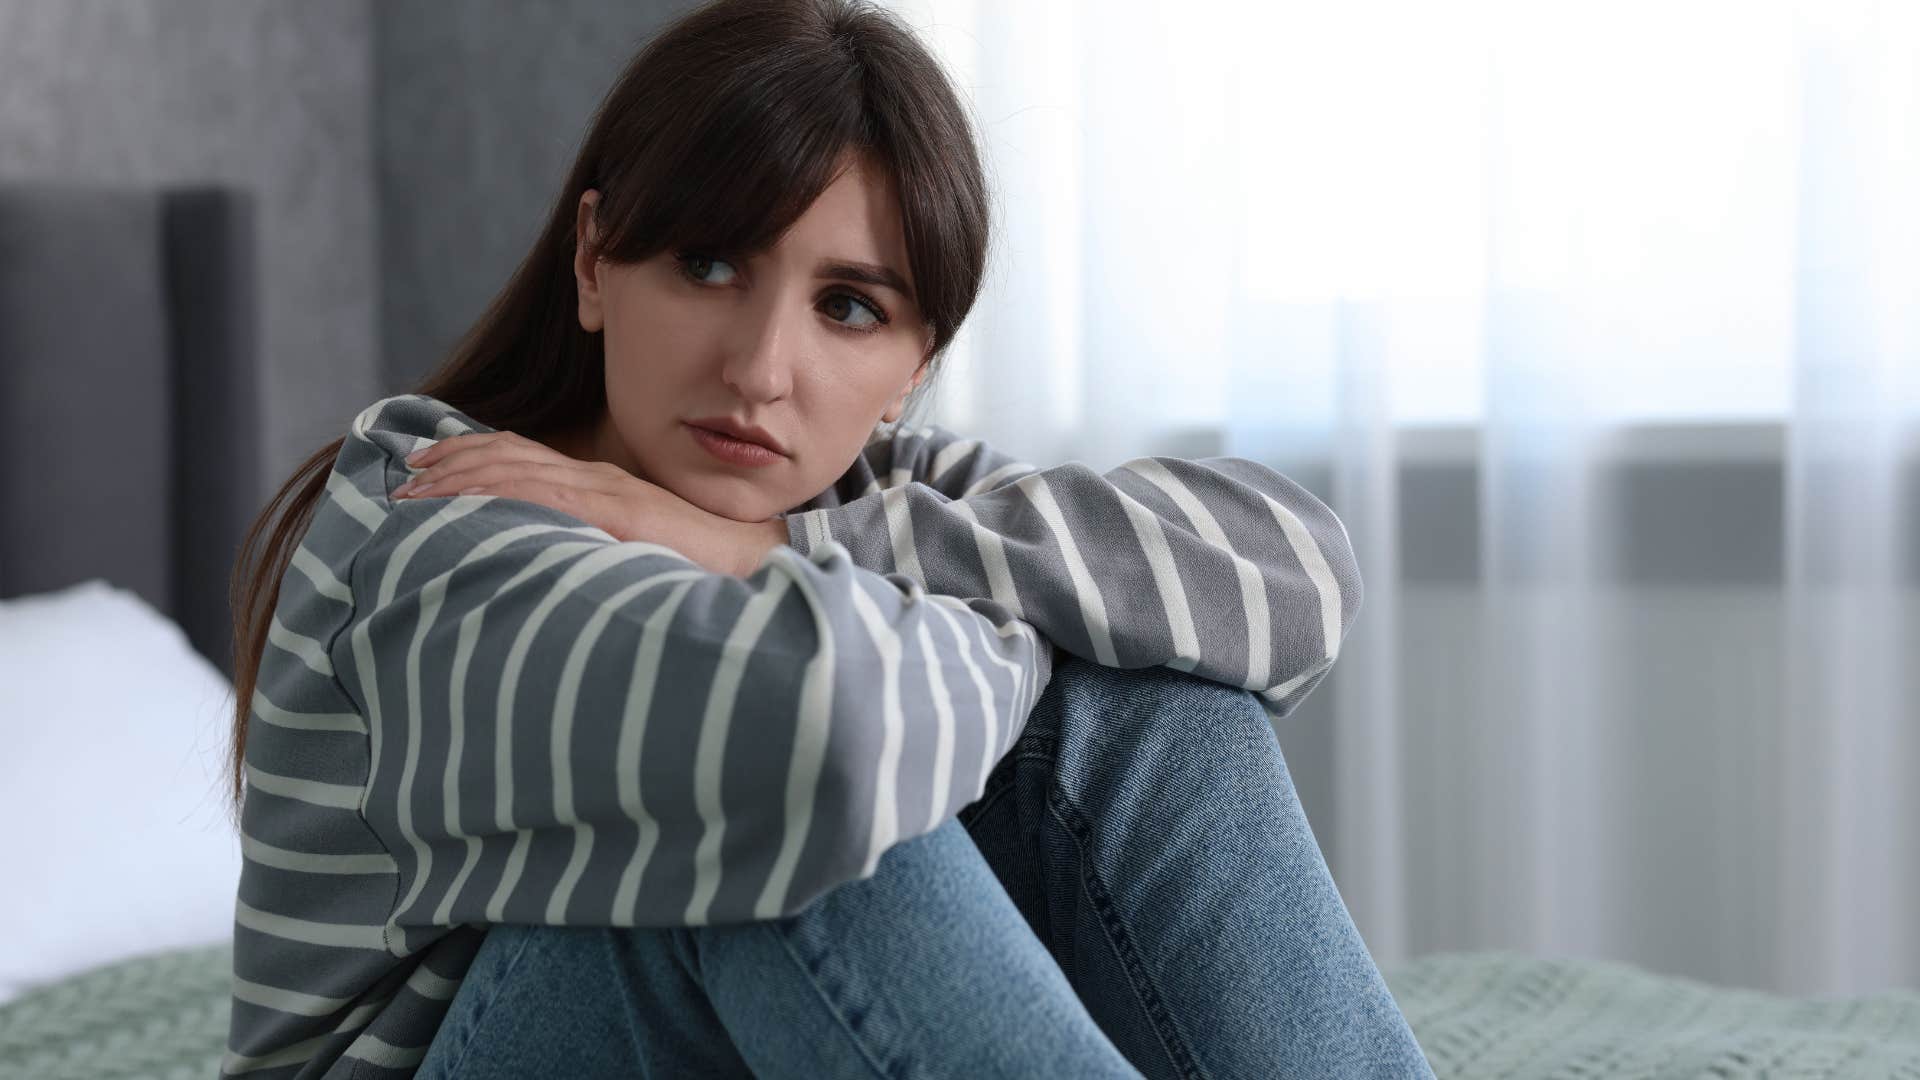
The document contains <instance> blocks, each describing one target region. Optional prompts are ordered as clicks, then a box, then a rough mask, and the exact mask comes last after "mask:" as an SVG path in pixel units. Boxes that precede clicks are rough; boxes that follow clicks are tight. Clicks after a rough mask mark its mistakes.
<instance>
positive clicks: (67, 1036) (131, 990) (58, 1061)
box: [0, 945, 233, 1080]
mask: <svg viewBox="0 0 1920 1080" xmlns="http://www.w3.org/2000/svg"><path fill="white" fill-rule="evenodd" d="M232 971H233V949H232V947H231V946H229V945H208V946H203V947H200V948H191V949H176V950H171V951H168V952H160V953H153V954H150V955H147V956H140V957H135V958H133V959H128V960H121V961H118V962H116V963H112V964H107V965H104V966H102V967H98V968H94V969H93V970H91V971H86V972H82V973H80V974H78V975H74V976H72V977H70V978H66V979H62V980H60V981H59V982H55V983H49V984H47V985H45V986H41V987H36V988H35V989H33V990H29V991H27V992H26V993H25V994H22V995H21V996H20V997H17V998H15V999H13V1000H12V1001H9V1002H7V1003H6V1004H5V1005H0V1080H118V1078H122V1077H126V1078H131V1077H142V1078H156V1080H175V1078H178V1080H207V1077H210V1076H218V1075H219V1074H220V1059H221V1056H222V1054H224V1053H225V1051H226V1045H227V1011H228V1009H229V1008H230V1001H229V999H228V994H229V993H231V992H232V983H231V979H232Z"/></svg>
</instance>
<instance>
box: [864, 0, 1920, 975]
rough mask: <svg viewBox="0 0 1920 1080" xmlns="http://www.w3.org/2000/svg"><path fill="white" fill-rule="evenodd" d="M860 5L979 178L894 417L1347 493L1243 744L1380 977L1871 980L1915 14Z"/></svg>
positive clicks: (1909, 618) (975, 2)
mask: <svg viewBox="0 0 1920 1080" xmlns="http://www.w3.org/2000/svg"><path fill="white" fill-rule="evenodd" d="M889 6H891V7H894V8H896V9H897V10H899V11H900V12H901V13H902V14H903V15H905V16H907V18H908V20H909V21H910V22H912V23H914V24H915V25H916V26H917V27H919V28H921V29H922V30H923V31H924V32H926V33H927V34H928V36H929V37H930V38H932V39H933V40H934V41H935V42H936V44H937V47H938V48H939V49H940V51H941V55H942V57H943V59H944V60H945V61H946V62H947V63H948V64H949V66H950V67H951V68H952V70H953V71H954V73H955V75H956V80H957V82H959V84H960V85H961V87H962V89H963V91H964V92H965V93H966V94H967V95H968V96H969V97H970V100H971V105H972V107H973V109H974V112H975V115H976V117H977V118H978V120H979V122H980V125H981V128H982V131H983V134H984V136H985V138H986V140H987V148H988V152H989V168H990V170H991V182H992V183H993V185H994V189H995V193H996V206H995V213H996V217H995V224H996V226H997V229H998V231H997V233H996V235H995V237H994V254H993V262H992V264H991V266H990V270H989V278H988V282H987V285H986V288H985V289H984V290H983V293H982V296H981V300H980V303H979V305H978V306H977V307H976V308H975V311H974V313H973V315H972V316H971V317H970V320H969V322H968V325H967V327H966V328H965V329H964V330H963V331H962V333H961V335H960V338H959V340H958V342H957V344H956V348H955V351H954V353H953V354H952V355H951V356H950V357H949V369H948V371H947V372H946V373H945V375H944V376H943V384H942V385H941V389H940V390H939V392H938V395H937V396H936V398H935V399H934V407H933V411H932V416H931V419H934V420H937V421H938V422H941V423H946V424H949V425H952V426H954V427H957V428H961V429H964V430H968V431H969V432H972V433H977V434H979V435H980V436H981V437H983V438H985V439H987V440H989V441H991V442H993V443H994V444H996V445H998V446H1001V447H1003V448H1005V449H1007V450H1008V451H1009V452H1012V453H1016V454H1021V455H1023V456H1025V457H1027V458H1028V459H1029V460H1035V461H1042V460H1044V461H1060V460H1066V459H1068V458H1076V459H1079V460H1082V461H1086V462H1088V463H1089V464H1092V465H1095V466H1096V467H1099V468H1102V469H1104V468H1109V467H1111V466H1113V465H1117V464H1119V463H1120V462H1122V461H1124V460H1126V459H1127V458H1130V457H1134V456H1138V455H1141V454H1149V453H1170V454H1179V455H1183V456H1206V455H1209V454H1216V453H1218V454H1232V455H1236V456H1243V457H1249V458H1253V459H1255V460H1259V461H1263V462H1266V463H1268V464H1270V465H1272V466H1274V467H1275V468H1278V469H1280V470H1281V471H1283V472H1286V473H1287V474H1288V475H1290V476H1293V477H1295V478H1296V479H1298V480H1300V481H1301V482H1302V483H1304V484H1306V485H1307V486H1308V487H1309V488H1311V489H1313V490H1314V491H1316V493H1319V494H1321V495H1322V497H1323V498H1325V499H1326V500H1327V501H1328V503H1329V504H1330V505H1331V506H1332V507H1333V509H1334V510H1335V511H1336V512H1337V513H1339V515H1340V516H1341V519H1342V520H1343V521H1344V522H1345V523H1346V525H1347V528H1348V532H1349V535H1350V536H1351V537H1352V539H1353V542H1354V546H1355V548H1356V550H1357V552H1358V555H1359V559H1360V566H1361V570H1362V573H1363V575H1364V577H1365V581H1366V595H1365V600H1364V603H1363V606H1362V610H1361V612H1360V615H1359V617H1358V620H1357V622H1356V623H1355V624H1354V627H1353V629H1352V630H1351V632H1350V633H1349V636H1348V638H1347V641H1346V643H1345V645H1344V648H1343V652H1342V656H1341V659H1340V662H1339V663H1338V664H1337V665H1336V666H1335V668H1334V671H1333V674H1332V675H1330V676H1329V678H1328V680H1327V681H1326V683H1324V684H1323V687H1322V689H1321V691H1320V692H1319V693H1318V694H1317V695H1316V696H1315V697H1314V698H1311V699H1309V701H1308V702H1307V703H1306V705H1304V706H1303V707H1302V708H1301V709H1300V711H1299V712H1298V713H1296V714H1295V715H1294V716H1292V717H1289V718H1287V719H1285V720H1282V721H1281V722H1280V724H1279V737H1280V739H1281V742H1282V744H1283V747H1284V748H1285V749H1286V751H1287V754H1288V760H1289V763H1290V765H1291V766H1292V767H1293V772H1294V776H1295V780H1296V783H1297V784H1298V786H1299V789H1300V791H1301V795H1302V798H1303V800H1304V801H1306V802H1307V805H1308V810H1309V814H1310V817H1311V818H1312V820H1313V823H1314V828H1315V831H1316V835H1317V837H1318V838H1319V840H1320V842H1321V845H1322V848H1323V850H1324V851H1325V852H1326V854H1327V859H1328V862H1329V865H1330V866H1331V867H1332V868H1333V870H1334V874H1335V878H1336V880H1337V881H1338V882H1339V885H1340V888H1341V892H1342V895H1343V897H1344V898H1345V900H1346V902H1347V904H1348V907H1349V908H1350V910H1351V911H1352V912H1353V914H1354V917H1355V920H1356V922H1357V923H1358V924H1359V926H1360V928H1361V931H1362V933H1363V934H1364V935H1365V937H1366V939H1367V941H1368V943H1369V946H1370V947H1371V948H1372V949H1373V950H1374V953H1375V956H1376V958H1377V959H1378V960H1379V962H1380V963H1381V964H1382V965H1383V966H1392V965H1394V964H1397V963H1399V962H1401V961H1404V960H1406V959H1410V958H1412V957H1414V956H1418V955H1421V954H1424V953H1429V952H1435V951H1443V950H1455V949H1479V948H1514V949H1521V950H1526V951H1530V952H1535V953H1542V954H1549V955H1575V956H1593V957H1601V958H1608V959H1615V960H1621V961H1626V962H1631V963H1636V964H1640V965H1642V966H1644V967H1648V968H1652V969H1655V970H1660V971H1666V972H1671V973H1675V974H1682V975H1687V976H1691V977H1695V978H1699V979H1704V980H1707V981H1711V982H1717V983H1722V984H1728V985H1745V986H1751V987H1755V988H1760V989H1771V990H1776V991H1781V992H1789V993H1840V992H1869V991H1873V990H1877V989H1881V988H1885V987H1888V986H1916V987H1920V795H1916V794H1915V791H1916V789H1917V788H1920V783H1917V782H1916V780H1917V779H1920V706H1916V705H1915V701H1916V700H1917V699H1916V691H1917V690H1920V687H1917V686H1916V685H1915V682H1916V676H1915V675H1914V673H1913V672H1914V669H1916V668H1920V639H1917V635H1916V633H1915V622H1916V617H1915V611H1916V592H1917V591H1920V590H1916V583H1917V582H1920V194H1916V193H1920V77H1917V76H1916V68H1920V65H1917V64H1915V63H1914V57H1915V56H1917V55H1920V6H1916V5H1911V4H1906V3H1900V2H1893V0H1887V2H1877V3H1876V2H1873V0H1853V2H1845V3H1843V2H1835V0H1818V2H1816V0H1806V2H1790V0H1774V2H1766V3H1731V2H1729V3H1697V4H1687V5H1671V4H1656V3H1652V2H1650V0H1631V2H1622V3H1616V4H1609V5H1604V6H1591V5H1582V6H1578V7H1576V6H1574V5H1557V4H1556V5H1541V4H1532V3H1501V2H1494V0H1483V2H1480V3H1463V4H1458V5H1446V6H1437V5H1416V4H1411V3H1406V4H1399V3H1386V2H1381V0H1373V2H1355V3H1350V4H1342V5H1338V6H1327V5H1318V4H1306V3H1263V4H1252V3H1248V4H1237V3H1228V2H1225V0H1204V2H1203V0H1195V2H1191V3H1183V4H1180V5H1177V6H1176V5H1167V4H1158V3H1153V4H1118V3H1106V4H1090V3H1084V2H1077V3H1065V2H1063V3H1058V4H1053V3H1049V4H1042V5H1030V4H1023V3H1014V2H1012V0H969V2H966V3H950V2H946V0H927V2H918V3H912V2H906V0H901V2H898V3H892V4H890V5H889Z"/></svg>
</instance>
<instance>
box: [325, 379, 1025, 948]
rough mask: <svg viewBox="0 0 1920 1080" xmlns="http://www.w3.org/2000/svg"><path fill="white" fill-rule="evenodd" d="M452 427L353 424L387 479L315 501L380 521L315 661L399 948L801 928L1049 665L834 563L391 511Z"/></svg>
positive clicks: (476, 517)
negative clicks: (474, 928)
mask: <svg viewBox="0 0 1920 1080" xmlns="http://www.w3.org/2000/svg"><path fill="white" fill-rule="evenodd" d="M393 400H399V401H400V402H402V404H401V406H400V407H399V414H400V417H401V418H402V420H403V421H404V419H405V418H406V417H407V416H408V415H409V413H410V411H411V410H417V409H418V408H419V403H420V401H422V400H424V401H427V402H431V400H432V399H417V398H413V397H411V396H409V397H407V398H403V399H393ZM364 416H365V414H363V417H364ZM430 420H431V416H430V415H427V416H421V417H419V418H418V422H417V423H414V424H412V425H411V426H413V427H419V426H420V425H421V424H428V423H429V421H430ZM445 423H446V422H445V420H442V421H441V422H440V424H439V426H438V430H433V428H432V427H431V426H429V428H428V430H426V431H425V432H418V431H416V432H415V433H413V434H409V433H408V432H407V430H405V429H406V427H408V426H409V425H408V424H406V423H401V430H385V429H382V428H380V427H378V426H375V427H372V428H366V429H364V430H358V431H357V435H358V437H360V438H364V439H368V440H371V441H372V442H373V443H375V444H376V445H377V446H378V447H379V449H380V454H379V460H378V462H377V463H376V467H375V468H373V469H370V470H368V474H367V475H363V476H361V477H359V478H357V479H343V478H341V477H339V476H335V477H333V478H332V479H331V480H330V483H329V487H330V489H331V490H332V493H333V495H334V497H336V498H347V499H353V500H358V505H357V506H356V507H355V508H354V512H355V513H356V514H357V515H358V518H359V520H361V521H362V522H364V523H366V524H367V525H369V526H370V528H371V532H370V535H368V537H367V539H366V541H365V543H364V545H363V546H362V547H361V548H360V549H359V550H358V553H357V554H356V555H355V557H354V559H353V562H352V565H351V569H350V572H349V574H348V577H349V583H348V587H349V589H350V592H351V597H352V602H353V608H352V612H351V614H350V615H349V616H348V618H347V621H346V623H345V624H344V625H343V626H342V627H341V629H340V631H339V632H338V633H336V634H335V635H334V636H333V638H332V639H331V642H330V644H329V645H328V647H327V659H328V660H330V662H331V664H332V667H333V669H334V671H335V673H336V675H337V677H338V681H339V683H340V685H341V686H342V688H343V689H344V691H345V692H346V694H347V695H348V697H349V698H350V699H351V700H352V702H353V704H354V705H355V706H357V707H358V708H359V709H360V710H361V712H362V714H363V715H364V716H365V717H366V719H367V721H368V730H369V738H370V742H371V758H372V764H371V767H370V769H369V770H368V778H367V781H366V784H365V787H364V790H363V791H362V792H361V793H360V794H359V796H358V797H359V799H360V802H361V810H362V813H363V815H364V817H365V818H366V820H367V822H368V825H369V827H370V828H371V829H372V830H373V831H374V833H375V834H376V835H377V836H378V837H380V838H381V840H382V842H383V844H384V845H385V846H386V847H387V848H388V849H389V851H390V852H391V853H392V855H393V857H394V861H395V863H396V865H397V867H398V870H399V882H398V885H397V889H396V897H395V904H396V907H395V909H394V912H393V913H392V916H391V921H392V922H393V923H395V924H397V925H398V926H400V927H402V928H445V927H450V926H455V925H458V924H462V923H501V922H507V923H532V924H548V925H602V926H605V925H615V926H628V925H633V926H676V925H702V924H710V923H731V922H741V921H747V920H759V919H768V918H778V917H783V916H786V915H790V914H793V913H795V912H797V911H800V910H801V909H803V908H805V907H806V906H807V905H808V904H809V903H810V902H811V901H812V900H813V899H815V898H817V897H818V896H820V895H821V894H822V893H824V892H825V891H827V890H829V889H831V888H833V887H835V886H837V885H839V884H841V883H843V882H846V881H849V880H853V879H855V878H864V877H869V876H871V875H872V874H873V872H874V870H875V868H876V866H877V863H878V860H879V856H880V854H881V853H882V852H884V851H885V850H886V849H887V848H888V847H889V846H891V845H892V844H894V843H897V842H899V841H901V840H905V839H910V838H912V837H915V836H919V835H922V834H924V833H926V832H928V831H931V830H932V829H933V828H935V827H937V826H938V825H939V824H940V823H941V822H942V821H943V820H945V819H946V818H948V817H951V816H953V815H954V814H955V813H957V812H958V811H959V809H960V808H961V807H963V806H965V805H967V804H968V803H970V802H972V801H974V800H975V799H977V798H979V796H980V795H981V794H982V792H983V790H984V787H985V783H986V778H987V775H988V773H989V772H990V771H991V768H992V766H993V764H994V763H995V762H996V761H997V760H998V759H999V758H1000V757H1001V756H1002V755H1003V753H1004V751H1005V749H1006V748H1007V747H1009V746H1011V745H1012V742H1013V740H1014V739H1015V738H1016V737H1017V736H1018V734H1019V730H1020V728H1021V727H1022V726H1023V725H1024V724H1025V720H1026V716H1027V714H1028V711H1029V710H1030V708H1031V706H1032V704H1033V702H1034V700H1035V698H1036V697H1037V696H1038V694H1039V692H1040V689H1041V688H1042V687H1043V686H1044V685H1045V683H1046V681H1047V678H1048V677H1049V675H1050V674H1051V664H1050V661H1051V653H1050V652H1049V650H1048V648H1047V647H1046V645H1045V643H1044V642H1042V641H1041V640H1040V639H1039V638H1038V637H1037V636H1036V634H1035V633H1034V631H1033V629H1032V628H1031V627H1029V626H1027V625H1025V624H1023V623H1022V622H1020V621H1019V620H1018V619H1017V618H1015V617H1014V616H1013V615H1012V614H1011V613H1010V612H1009V611H1008V610H1007V609H1005V608H1004V607H1003V606H1001V605H1000V604H999V603H998V602H996V601H993V600H991V599H987V598H983V599H971V600H969V599H958V598H953V597H943V596H934V595H929V594H928V593H927V592H926V591H925V590H924V589H923V588H922V587H921V586H920V585H919V584H918V583H916V582H914V581H912V580H911V579H909V578H907V577H905V576H904V575H898V574H882V573H877V572H874V571H871V570H866V569H863V568H861V567H859V566H857V565H855V564H854V562H853V561H852V560H851V558H850V557H849V556H848V554H847V550H846V548H844V547H843V546H841V545H839V544H837V543H828V544H823V545H819V546H817V547H815V548H814V549H813V550H811V551H810V552H808V553H806V554H801V553H799V552H796V551H793V550H791V549H788V548H780V549H776V550H775V551H773V552H771V553H770V554H769V556H768V557H767V558H766V559H765V560H764V561H763V562H762V564H761V565H760V566H759V567H758V568H757V569H756V570H755V571H754V573H753V574H751V575H750V576H748V577H746V578H744V579H742V578H739V577H735V576H732V575H727V574H715V573H712V572H709V571H707V570H705V569H704V568H702V567H700V566H699V565H698V564H696V563H694V562H693V561H691V560H689V559H687V558H686V557H684V556H682V555H681V554H679V553H678V552H676V551H674V550H672V549H670V548H667V547H663V546H661V545H657V544H651V543H645V542H639V541H624V542H623V541H617V540H615V539H614V538H613V537H611V536H610V535H608V534H607V533H605V532H602V531H601V530H599V529H596V528H594V527H593V526H591V525H588V524H586V523H584V522H582V521H579V520H578V519H576V518H573V517H571V516H568V515H566V514H563V513H560V512H558V511H555V510H552V509H549V508H547V507H544V506H541V505H539V504H536V503H531V502H527V501H523V500H517V499H509V498H503V497H497V496H486V495H472V496H454V497H441V498H416V499H397V500H396V499H393V498H391V497H390V492H391V490H392V488H393V487H395V486H397V485H398V484H399V483H400V482H401V481H402V480H404V479H405V478H406V477H407V475H408V468H407V466H406V465H405V463H404V461H403V460H402V459H403V457H404V455H405V454H406V453H408V452H410V451H411V450H412V449H414V448H415V446H417V445H420V444H422V442H424V441H426V440H427V439H430V438H431V437H432V436H434V435H445V434H449V433H451V431H450V429H448V428H447V427H446V426H445ZM357 427H358V426H357ZM423 436H424V437H423ZM343 488H344V489H346V490H341V489H343Z"/></svg>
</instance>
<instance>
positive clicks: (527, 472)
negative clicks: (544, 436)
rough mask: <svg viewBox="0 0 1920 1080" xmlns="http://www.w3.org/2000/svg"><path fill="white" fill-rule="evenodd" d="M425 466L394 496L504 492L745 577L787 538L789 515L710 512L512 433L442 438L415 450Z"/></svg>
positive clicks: (607, 465) (414, 461)
mask: <svg viewBox="0 0 1920 1080" xmlns="http://www.w3.org/2000/svg"><path fill="white" fill-rule="evenodd" d="M407 463H408V464H409V465H411V466H413V467H414V468H415V469H416V470H419V471H418V472H417V473H416V474H415V475H414V477H413V478H412V479H411V480H409V481H407V482H406V483H404V484H402V485H400V486H399V487H398V488H395V489H394V492H393V494H394V497H395V498H420V497H421V496H427V497H430V498H439V497H441V496H451V495H498V496H501V497H503V498H509V499H524V500H526V501H527V502H532V503H538V504H540V505H541V506H545V507H549V508H551V509H554V510H558V511H560V512H561V513H563V514H567V515H569V516H572V517H576V518H579V519H580V520H582V521H584V522H587V523H588V524H590V525H593V526H595V527H597V528H599V529H601V530H603V531H605V532H606V533H607V534H608V535H610V536H612V537H613V538H614V539H616V540H644V541H647V542H649V543H654V544H661V545H664V546H666V547H669V548H672V549H673V550H674V551H677V552H679V553H680V554H682V555H684V556H685V557H686V558H687V559H689V560H691V561H692V562H694V563H696V564H698V565H700V566H703V567H705V568H706V569H708V570H711V571H713V572H714V573H719V574H732V575H734V576H737V577H746V576H748V575H749V574H751V573H753V571H754V570H755V568H757V567H758V566H759V565H760V562H761V560H762V559H763V558H765V556H766V554H767V552H768V551H770V550H772V549H773V548H775V547H778V546H780V545H783V544H785V543H786V542H787V527H786V522H785V520H784V519H781V518H769V519H768V520H766V521H753V522H742V521H734V520H733V519H731V518H724V517H721V516H719V515H718V514H713V513H709V512H708V511H706V510H704V509H701V508H700V507H698V506H695V505H693V504H692V503H690V502H688V501H686V500H685V499H682V498H681V497H680V496H678V495H675V494H674V493H673V492H671V491H668V490H667V489H666V488H663V487H660V486H659V485H658V484H651V483H648V482H647V481H645V480H642V479H640V478H639V477H637V476H635V475H633V474H632V473H630V472H628V471H626V470H625V469H622V468H621V467H619V466H618V465H614V464H612V463H611V462H605V461H581V460H579V459H577V458H571V457H568V456H567V455H565V454H562V453H560V452H559V451H558V450H555V449H553V448H551V447H549V446H547V445H545V444H544V443H539V442H535V441H534V440H532V439H529V438H527V437H525V436H523V435H520V434H517V433H515V432H511V431H483V432H474V433H470V434H466V435H455V436H452V437H450V438H446V439H441V440H440V441H439V442H437V443H435V444H433V445H432V446H429V447H425V448H423V449H421V450H418V451H416V452H414V453H413V454H412V455H409V457H408V458H407Z"/></svg>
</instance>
